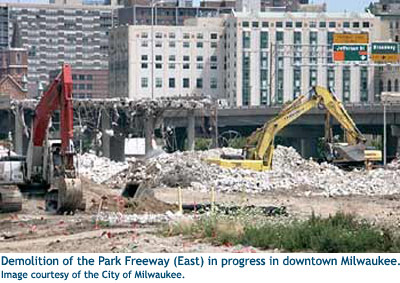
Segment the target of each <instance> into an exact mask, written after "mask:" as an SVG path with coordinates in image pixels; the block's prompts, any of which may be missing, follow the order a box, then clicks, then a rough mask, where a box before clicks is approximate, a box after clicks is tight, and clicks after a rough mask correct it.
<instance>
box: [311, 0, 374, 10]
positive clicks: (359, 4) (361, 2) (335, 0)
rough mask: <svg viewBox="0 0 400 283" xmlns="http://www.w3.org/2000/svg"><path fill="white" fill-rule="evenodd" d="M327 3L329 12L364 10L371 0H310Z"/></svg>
mask: <svg viewBox="0 0 400 283" xmlns="http://www.w3.org/2000/svg"><path fill="white" fill-rule="evenodd" d="M324 2H326V4H327V5H328V11H329V12H343V11H344V10H346V11H357V12H362V11H364V9H365V7H368V6H369V3H371V2H377V1H373V0H310V3H324Z"/></svg>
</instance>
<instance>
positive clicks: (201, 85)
mask: <svg viewBox="0 0 400 283" xmlns="http://www.w3.org/2000/svg"><path fill="white" fill-rule="evenodd" d="M223 24H224V20H223V19H222V18H213V19H200V18H199V19H196V20H193V21H192V22H190V23H188V24H187V25H185V26H179V27H175V26H155V27H154V29H153V40H152V29H151V26H123V27H118V28H116V29H114V30H113V31H112V33H111V37H110V84H109V85H110V94H111V96H121V97H129V98H132V99H140V98H151V97H154V98H157V97H168V96H202V95H210V96H212V97H215V98H217V97H223V96H224V94H225V88H224V74H225V72H224V54H225V51H224V44H223V42H224V41H223V34H224V33H223V31H224V27H223ZM151 44H153V46H154V48H153V53H154V56H153V58H152V56H151V55H152V48H151ZM153 63H154V66H153V68H154V69H153V71H154V82H152V64H153ZM152 83H153V85H154V88H152V87H151V85H152Z"/></svg>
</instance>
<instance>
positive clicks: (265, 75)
mask: <svg viewBox="0 0 400 283" xmlns="http://www.w3.org/2000/svg"><path fill="white" fill-rule="evenodd" d="M379 28H380V21H379V19H378V18H376V17H374V16H373V15H371V14H367V13H361V14H357V13H270V12H266V13H258V14H254V13H253V14H251V13H236V16H235V17H233V16H232V17H229V18H228V20H227V23H226V58H227V61H226V66H227V70H226V97H227V99H228V101H229V104H230V105H235V106H247V105H249V106H250V105H252V106H253V105H262V104H266V105H275V104H283V103H285V102H287V101H291V100H293V99H294V98H296V97H298V96H299V95H301V94H307V93H308V92H309V90H310V88H311V87H312V86H316V85H321V86H325V87H333V88H334V89H335V90H336V93H337V95H338V97H339V98H340V99H341V100H342V101H344V102H368V101H374V99H375V95H376V93H375V91H376V90H375V85H374V67H371V66H369V65H368V63H365V64H362V63H360V64H354V63H353V64H352V63H349V64H345V63H340V64H336V63H335V62H334V61H333V34H334V33H368V34H369V40H370V42H372V41H376V40H379V39H380V32H379Z"/></svg>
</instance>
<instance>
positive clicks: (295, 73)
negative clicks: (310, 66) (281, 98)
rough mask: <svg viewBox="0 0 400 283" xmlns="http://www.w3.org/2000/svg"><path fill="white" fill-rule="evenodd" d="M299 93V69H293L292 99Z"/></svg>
mask: <svg viewBox="0 0 400 283" xmlns="http://www.w3.org/2000/svg"><path fill="white" fill-rule="evenodd" d="M300 94H301V69H300V68H294V69H293V99H296V98H297V97H299V96H300Z"/></svg>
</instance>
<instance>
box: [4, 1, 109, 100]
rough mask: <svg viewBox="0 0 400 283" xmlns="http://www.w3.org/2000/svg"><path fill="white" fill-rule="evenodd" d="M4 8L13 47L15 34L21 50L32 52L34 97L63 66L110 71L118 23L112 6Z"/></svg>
mask: <svg viewBox="0 0 400 283" xmlns="http://www.w3.org/2000/svg"><path fill="white" fill-rule="evenodd" d="M72 1H75V0H72ZM0 7H1V8H3V9H5V8H6V9H7V12H8V19H9V29H8V41H9V44H11V41H12V38H11V36H10V35H11V34H14V36H13V37H14V38H17V39H18V41H19V44H20V47H22V48H25V49H27V50H28V64H29V70H28V83H29V84H28V89H29V92H30V93H31V94H32V95H33V96H35V95H36V93H37V90H38V87H39V85H40V84H47V82H48V81H49V70H53V69H58V68H59V67H60V65H61V64H62V63H69V64H71V65H72V67H73V68H74V69H98V70H102V69H107V68H108V37H109V31H110V28H111V27H112V25H113V24H114V22H115V21H116V20H117V19H116V14H115V13H114V12H115V11H114V8H113V7H112V6H102V5H99V6H87V5H82V3H80V4H79V3H78V4H71V3H70V2H68V3H67V4H65V5H64V4H57V3H55V4H19V3H9V4H0ZM0 11H1V9H0ZM16 29H17V32H14V31H15V30H16ZM15 33H17V35H15Z"/></svg>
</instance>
